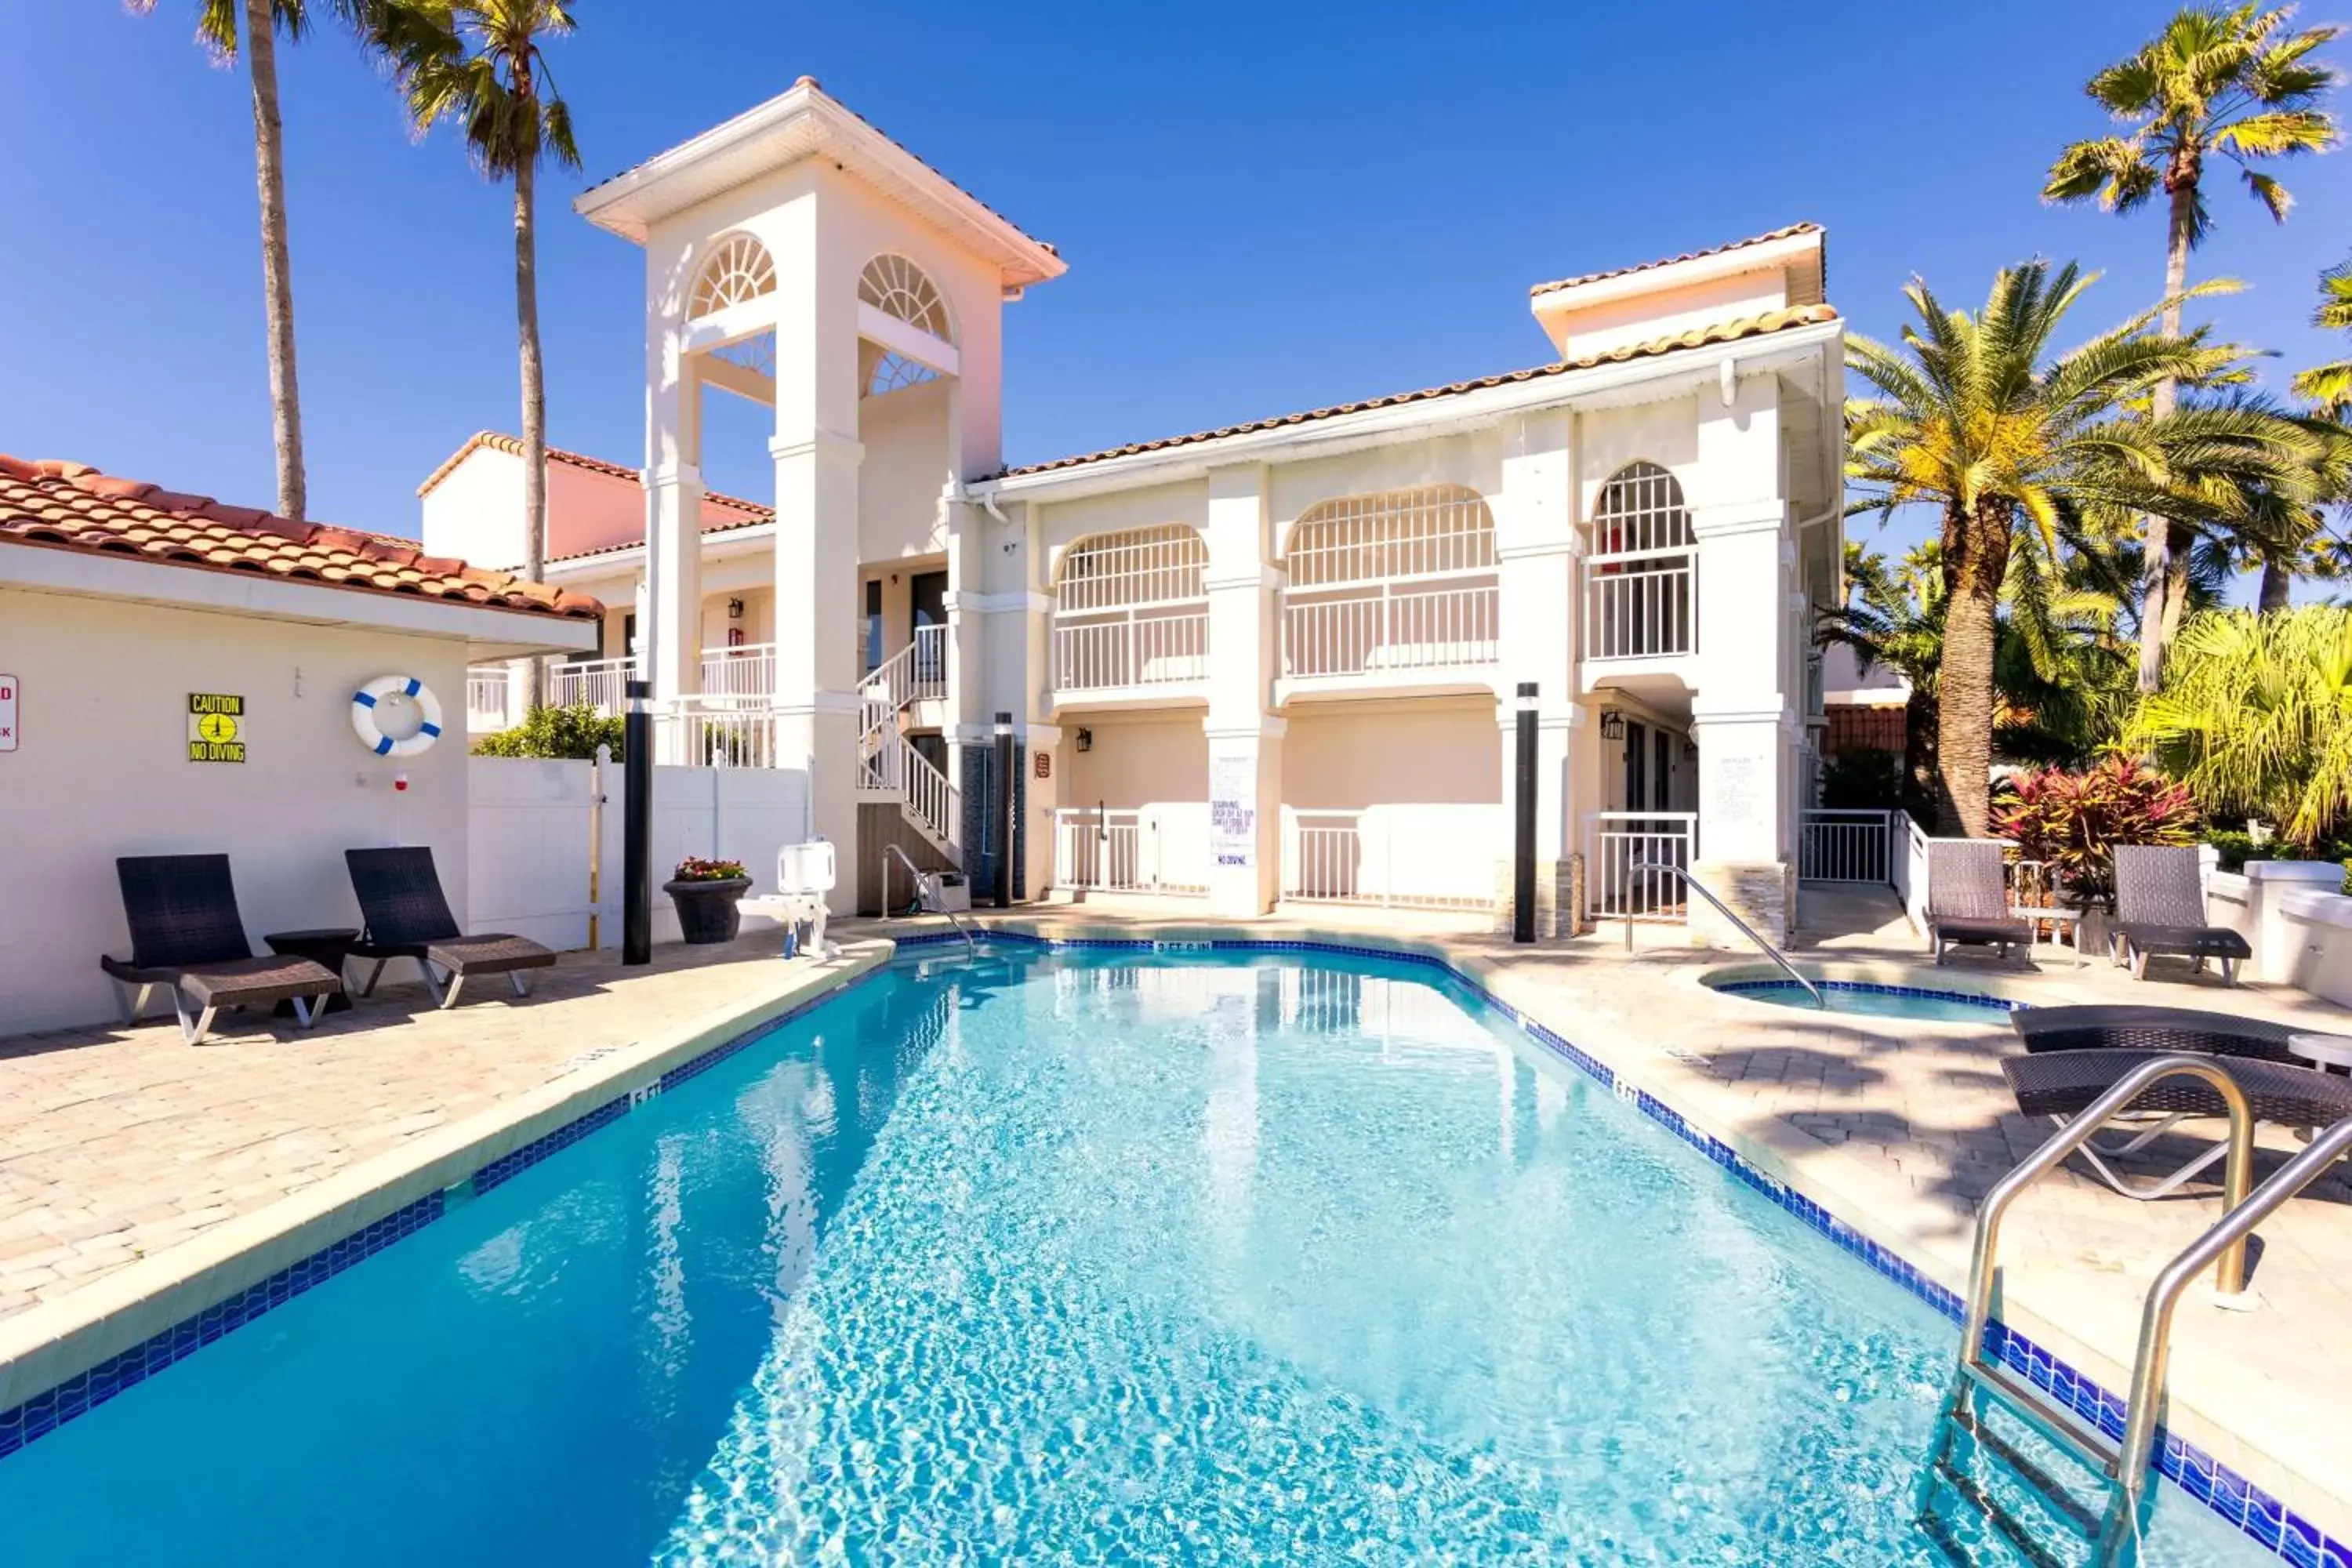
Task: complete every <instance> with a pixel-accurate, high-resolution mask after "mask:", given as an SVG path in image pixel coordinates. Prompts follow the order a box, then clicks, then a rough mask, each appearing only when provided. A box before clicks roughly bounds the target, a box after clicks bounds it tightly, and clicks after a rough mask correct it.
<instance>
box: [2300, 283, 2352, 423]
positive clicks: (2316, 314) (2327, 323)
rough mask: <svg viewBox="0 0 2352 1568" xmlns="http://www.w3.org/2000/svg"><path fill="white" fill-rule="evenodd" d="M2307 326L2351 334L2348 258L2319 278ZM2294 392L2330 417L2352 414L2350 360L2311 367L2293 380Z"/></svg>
mask: <svg viewBox="0 0 2352 1568" xmlns="http://www.w3.org/2000/svg"><path fill="white" fill-rule="evenodd" d="M2311 324H2312V325H2313V326H2315V327H2322V328H2325V329H2326V330H2327V331H2331V332H2352V258H2347V259H2346V260H2343V261H2339V262H2337V263H2336V265H2335V266H2333V267H2331V268H2328V269H2327V270H2326V271H2325V272H2323V273H2321V274H2320V275H2319V308H2318V309H2317V310H2314V311H2312V313H2311ZM2294 392H2295V395H2296V396H2297V397H2305V398H2309V399H2310V400H2311V401H2312V403H2313V404H2315V405H2317V406H2318V408H2319V409H2320V410H2321V412H2323V413H2325V414H2326V415H2328V416H2330V417H2332V418H2336V419H2342V418H2344V417H2345V416H2347V415H2352V359H2340V360H2337V361H2336V362H2335V363H2332V364H2315V365H2314V366H2312V367H2311V368H2310V369H2309V370H2306V371H2305V372H2303V373H2302V374H2299V375H2297V376H2296V377H2295V378H2294Z"/></svg>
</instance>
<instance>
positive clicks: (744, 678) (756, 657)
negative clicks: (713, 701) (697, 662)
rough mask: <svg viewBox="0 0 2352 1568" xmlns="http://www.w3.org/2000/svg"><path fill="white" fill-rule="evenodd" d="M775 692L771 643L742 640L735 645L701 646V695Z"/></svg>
mask: <svg viewBox="0 0 2352 1568" xmlns="http://www.w3.org/2000/svg"><path fill="white" fill-rule="evenodd" d="M775 694H776V645H775V644H774V643H772V642H757V643H745V644H743V645H741V646H740V647H707V648H704V649H703V650H702V695H703V696H705V697H760V698H767V697H773V696H774V695H775Z"/></svg>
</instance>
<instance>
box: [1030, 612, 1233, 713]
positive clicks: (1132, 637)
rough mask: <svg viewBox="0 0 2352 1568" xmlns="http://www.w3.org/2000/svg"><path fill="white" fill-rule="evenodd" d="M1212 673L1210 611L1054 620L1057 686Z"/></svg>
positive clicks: (1163, 682)
mask: <svg viewBox="0 0 2352 1568" xmlns="http://www.w3.org/2000/svg"><path fill="white" fill-rule="evenodd" d="M1208 673H1209V612H1208V610H1207V609H1206V608H1205V607H1203V608H1200V609H1188V610H1177V611H1173V612H1171V613H1167V614H1143V615H1137V616H1120V617H1118V619H1115V620H1083V621H1081V620H1062V621H1057V622H1056V623H1055V626H1054V688H1055V690H1056V691H1063V692H1069V691H1107V690H1112V689H1117V688H1120V687H1130V686H1167V685H1171V684H1175V683H1177V682H1181V681H1187V680H1202V679H1206V678H1207V677H1208Z"/></svg>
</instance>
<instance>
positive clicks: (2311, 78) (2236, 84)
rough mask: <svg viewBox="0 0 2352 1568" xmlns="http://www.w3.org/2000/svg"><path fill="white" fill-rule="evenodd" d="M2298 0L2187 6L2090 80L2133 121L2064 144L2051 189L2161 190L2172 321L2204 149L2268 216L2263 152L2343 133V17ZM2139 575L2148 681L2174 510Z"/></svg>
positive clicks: (2309, 145) (2205, 228)
mask: <svg viewBox="0 0 2352 1568" xmlns="http://www.w3.org/2000/svg"><path fill="white" fill-rule="evenodd" d="M2292 16H2294V7H2293V6H2278V7H2275V8H2273V9H2269V10H2265V9H2263V7H2261V6H2260V5H2238V6H2232V7H2229V8H2227V9H2224V8H2222V7H2220V6H2212V5H2189V6H2184V7H2183V8H2182V9H2180V10H2179V11H2178V12H2176V13H2175V14H2174V16H2173V17H2172V19H2171V20H2170V21H2169V22H2168V23H2166V24H2165V26H2164V29H2163V31H2161V32H2159V33H2158V34H2157V36H2156V37H2153V38H2151V39H2149V40H2148V42H2147V43H2146V44H2144V45H2142V46H2141V47H2140V48H2139V50H2138V52H2137V53H2136V54H2134V55H2133V56H2132V57H2131V58H2129V59H2126V60H2122V61H2119V62H2118V63H2116V64H2115V65H2112V66H2109V67H2107V68H2105V70H2102V71H2101V72H2099V73H2098V74H2097V75H2096V76H2095V77H2093V78H2092V79H2090V81H2089V82H2088V83H2087V84H2086V85H2085V86H2084V91H2085V92H2086V93H2088V94H2089V95H2090V97H2091V100H2092V101H2094V102H2095V103H2097V104H2098V105H2099V106H2100V107H2101V108H2103V109H2105V110H2106V111H2107V112H2108V114H2109V115H2111V116H2113V117H2114V118H2115V119H2116V120H2117V121H2121V122H2122V123H2123V124H2124V125H2125V126H2126V127H2127V129H2126V131H2125V132H2124V133H2123V134H2121V135H2116V136H2104V137H2099V138H2096V139H2095V140H2092V141H2088V142H2074V144H2073V145H2071V146H2069V147H2067V148H2066V149H2065V150H2064V151H2063V152H2062V153H2059V155H2058V160H2057V162H2056V163H2053V164H2052V165H2051V166H2050V175H2049V179H2048V181H2047V182H2046V183H2045V184H2044V185H2043V186H2042V196H2043V198H2044V199H2045V200H2048V201H2053V202H2075V201H2084V200H2096V201H2097V203H2098V204H2099V205H2100V206H2102V207H2104V208H2105V209H2106V210H2107V211H2109V212H2115V213H2127V212H2131V211H2133V210H2134V209H2136V208H2137V207H2139V206H2140V205H2143V204H2145V203H2146V202H2147V199H2148V198H2149V197H2150V196H2152V195H2155V194H2156V193H2157V192H2158V190H2161V191H2162V192H2163V193H2164V194H2165V197H2166V208H2167V212H2166V224H2165V249H2164V299H2165V304H2164V310H2163V330H2164V335H2165V336H2167V337H2178V336H2179V335H2180V301H2181V300H2183V299H2185V298H2186V297H2187V295H2188V291H2189V290H2188V279H2189V251H2191V250H2193V249H2195V248H2196V247H2198V246H2199V245H2200V244H2202V243H2203V242H2204V240H2205V237H2206V236H2207V235H2208V234H2209V233H2210V232H2211V230H2212V226H2213V217H2212V213H2211V212H2210V209H2209V208H2208V207H2207V206H2206V205H2205V194H2204V184H2203V182H2204V175H2205V165H2206V161H2207V160H2208V159H2210V158H2215V157H2221V158H2227V159H2229V160H2230V161H2231V162H2232V163H2236V164H2237V165H2238V168H2239V171H2240V173H2241V174H2242V176H2243V178H2244V180H2245V182H2246V188H2247V190H2248V191H2249V192H2251V193H2252V195H2253V196H2254V198H2255V199H2256V200H2257V201H2259V202H2261V203H2262V204H2263V207H2264V208H2265V209H2267V210H2268V211H2269V213H2270V215H2271V216H2272V217H2273V219H2274V220H2276V221H2278V222H2280V223H2284V222H2285V221H2286V215H2287V209H2288V207H2289V206H2291V205H2293V203H2294V198H2293V197H2292V196H2291V195H2288V193H2287V189H2286V187H2285V186H2284V185H2283V184H2279V182H2278V180H2277V179H2276V178H2275V177H2273V176H2272V175H2270V174H2264V173H2263V171H2262V170H2260V169H2258V168H2256V167H2255V166H2254V165H2255V163H2257V162H2258V161H2260V160H2263V159H2266V158H2276V157H2288V156H2293V155H2295V154H2297V153H2322V152H2326V150H2327V149H2328V148H2330V147H2332V146H2334V145H2335V144H2336V121H2335V119H2334V117H2333V116H2331V115H2330V114H2328V112H2327V111H2326V110H2324V109H2322V108H2321V107H2319V105H2320V101H2321V100H2322V99H2323V98H2324V97H2325V96H2326V92H2327V89H2329V88H2331V87H2333V86H2334V85H2335V83H2336V75H2335V73H2334V72H2333V71H2331V70H2329V69H2328V68H2326V66H2324V65H2321V64H2319V63H2318V62H2316V61H2315V60H2313V59H2312V58H2310V57H2311V55H2312V53H2313V52H2314V51H2315V50H2316V49H2318V48H2319V47H2320V46H2322V45H2323V44H2326V43H2327V42H2328V41H2329V40H2331V39H2333V38H2334V37H2336V34H2337V33H2338V32H2339V31H2340V29H2338V28H2336V27H2333V26H2319V27H2306V28H2305V29H2303V30H2302V31H2300V32H2291V31H2289V30H2288V28H2287V23H2288V21H2289V19H2290V18H2291V17H2292ZM2151 392H2152V402H2151V406H2152V407H2153V408H2154V409H2155V411H2156V413H2157V414H2158V415H2159V416H2161V415H2164V414H2168V413H2169V412H2171V410H2172V407H2173V400H2174V396H2175V392H2176V384H2175V378H2173V377H2169V376H2168V377H2165V378H2163V379H2161V380H2159V381H2158V383H2157V384H2155V386H2154V387H2153V388H2152V389H2151ZM2146 531H2147V549H2146V555H2145V563H2144V572H2145V576H2144V579H2143V582H2142V586H2141V605H2140V617H2139V618H2140V668H2139V684H2140V689H2141V690H2143V691H2153V690H2155V689H2156V687H2157V681H2158V677H2159V675H2160V674H2161V672H2162V666H2163V658H2164V647H2165V644H2166V642H2167V641H2168V638H2169V637H2171V636H2172V635H2173V634H2174V633H2175V631H2177V629H2178V626H2179V619H2180V616H2181V607H2182V605H2183V604H2184V603H2185V595H2186V592H2187V581H2186V577H2185V564H2183V563H2176V559H2175V558H2176V557H2184V556H2185V555H2186V552H2187V551H2188V549H2189V539H2188V536H2187V528H2186V526H2185V525H2184V523H2183V522H2182V521H2181V520H2180V519H2179V518H2177V517H2176V518H2171V519H2166V518H2164V517H2162V516H2161V515H2160V514H2158V513H2155V512H2150V513H2148V514H2147V525H2146Z"/></svg>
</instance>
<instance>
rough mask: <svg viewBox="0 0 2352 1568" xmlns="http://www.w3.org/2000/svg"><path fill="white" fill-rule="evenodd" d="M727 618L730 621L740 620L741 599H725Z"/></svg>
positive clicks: (741, 611)
mask: <svg viewBox="0 0 2352 1568" xmlns="http://www.w3.org/2000/svg"><path fill="white" fill-rule="evenodd" d="M727 618H728V619H729V620H730V621H740V620H741V619H742V618H743V601H742V600H740V599H730V600H728V601H727Z"/></svg>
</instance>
